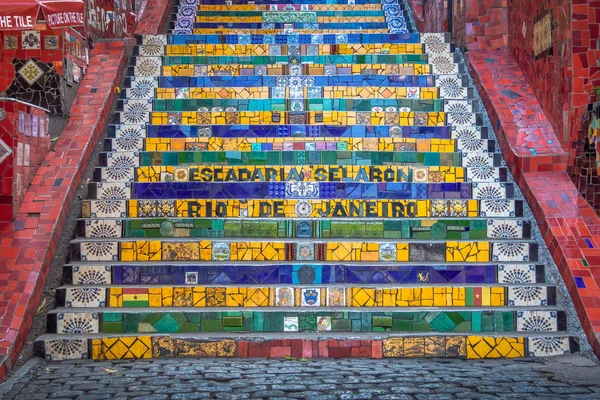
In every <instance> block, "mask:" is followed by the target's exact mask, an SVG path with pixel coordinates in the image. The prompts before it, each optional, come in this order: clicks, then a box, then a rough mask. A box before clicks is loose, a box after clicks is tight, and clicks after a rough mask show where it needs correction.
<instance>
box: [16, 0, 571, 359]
mask: <svg viewBox="0 0 600 400" xmlns="http://www.w3.org/2000/svg"><path fill="white" fill-rule="evenodd" d="M170 28H171V33H172V34H170V35H145V36H140V37H138V39H137V46H136V47H135V49H134V57H133V59H132V62H131V65H130V67H129V68H128V70H127V71H126V72H127V75H128V76H127V78H126V80H125V84H124V88H123V90H122V92H121V98H120V99H119V100H118V101H117V105H116V113H115V116H114V119H113V122H114V123H113V124H112V125H111V126H110V128H109V134H108V138H107V139H106V140H105V141H104V143H103V144H104V149H103V150H104V151H103V152H101V154H100V163H99V165H100V166H99V167H98V168H97V169H96V170H95V171H94V175H93V180H92V181H91V182H90V183H89V185H88V199H86V200H85V201H84V202H83V207H82V218H81V219H80V220H79V221H78V223H77V233H78V238H77V239H75V240H74V241H73V242H72V247H71V263H70V264H68V265H66V266H65V267H64V278H65V279H64V281H65V283H66V285H65V286H64V287H61V288H59V289H58V290H57V297H56V305H57V307H58V308H57V310H54V311H52V312H51V313H49V316H48V328H49V332H51V333H53V334H54V335H59V337H61V338H62V337H64V339H60V340H57V338H56V336H52V337H51V338H49V339H47V340H44V341H43V342H41V343H40V344H38V352H39V354H40V355H43V356H44V357H46V358H47V359H56V360H59V359H74V358H93V359H97V360H107V359H137V358H149V357H286V356H288V357H305V358H311V357H335V358H337V357H374V358H383V357H389V358H394V357H459V358H469V359H480V358H513V357H525V356H529V355H534V356H546V355H556V354H564V353H569V352H573V351H577V348H578V347H577V343H576V341H575V340H573V338H570V337H569V335H567V334H565V331H566V319H567V318H566V315H565V313H564V312H563V311H561V310H560V309H557V291H556V288H555V287H554V286H553V285H551V284H547V283H546V280H545V267H544V265H542V264H540V263H539V257H538V244H537V243H536V242H535V241H534V240H532V228H533V226H532V222H531V221H530V220H527V219H526V218H525V213H524V207H523V201H522V200H520V199H517V198H516V193H515V190H514V184H513V183H512V182H511V179H510V176H509V175H508V168H507V167H506V166H505V164H504V163H503V160H502V157H501V155H500V153H499V152H498V149H497V145H496V142H495V140H492V138H491V137H489V136H488V132H487V129H486V128H485V127H483V126H482V115H481V114H480V111H481V110H479V109H477V106H476V105H475V103H474V102H473V100H472V99H473V91H472V89H471V88H470V87H469V85H468V80H467V79H466V76H465V75H464V73H465V67H464V65H462V64H461V63H460V62H458V60H459V58H458V57H457V56H456V55H455V53H454V51H455V48H454V45H453V44H451V43H449V35H446V34H417V33H409V30H411V29H412V27H411V26H410V23H407V21H406V19H405V17H404V15H403V6H401V5H400V4H399V3H398V2H397V1H396V0H382V1H377V0H353V1H350V2H346V3H343V4H342V3H341V2H337V1H318V0H315V1H310V2H302V1H297V0H289V1H288V2H287V3H286V4H273V2H262V1H261V2H258V4H254V3H251V4H240V3H239V2H234V4H224V3H223V2H218V1H202V2H198V1H195V0H186V1H184V2H183V3H181V4H180V5H178V6H177V7H176V18H175V19H174V21H173V22H172V24H171V26H170ZM25 72H26V73H27V74H28V76H29V77H30V78H31V79H34V78H35V76H34V75H33V74H32V73H31V71H29V70H27V71H25ZM415 332H418V333H420V334H424V335H426V336H418V335H414V334H411V333H415ZM261 333H269V334H270V335H272V336H273V338H269V339H265V338H259V337H258V336H257V334H261ZM303 333H317V334H318V336H319V339H305V338H302V339H298V335H300V334H303ZM338 333H340V334H341V333H352V334H353V335H355V336H356V337H357V339H352V340H349V339H344V338H342V339H340V336H336V335H338ZM367 333H368V335H367ZM60 335H62V336H60ZM80 335H86V336H80ZM361 335H363V336H361ZM342 336H343V335H342Z"/></svg>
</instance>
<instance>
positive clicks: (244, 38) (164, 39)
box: [134, 32, 452, 55]
mask: <svg viewBox="0 0 600 400" xmlns="http://www.w3.org/2000/svg"><path fill="white" fill-rule="evenodd" d="M449 39H450V38H449V35H447V34H444V33H440V34H437V35H436V34H418V33H391V34H390V33H386V34H370V33H354V34H352V33H351V34H344V33H342V34H334V33H330V34H327V33H325V34H300V33H289V34H284V33H282V34H277V35H270V34H263V33H258V32H257V33H254V34H246V35H244V34H227V35H222V34H208V35H207V34H204V35H202V34H200V35H194V34H191V35H143V36H138V37H137V45H138V46H157V47H163V46H167V45H196V44H203V45H207V44H212V45H216V44H234V45H250V44H252V45H256V44H277V45H281V44H286V45H308V44H329V45H335V44H348V43H350V44H362V43H406V44H408V43H412V44H424V45H426V46H428V47H426V50H428V51H427V52H429V51H431V52H434V53H444V52H448V53H450V52H451V50H450V47H451V44H452V43H451V42H450V41H449ZM139 54H143V52H137V53H134V55H139Z"/></svg>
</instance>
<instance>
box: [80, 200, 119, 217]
mask: <svg viewBox="0 0 600 400" xmlns="http://www.w3.org/2000/svg"><path fill="white" fill-rule="evenodd" d="M82 215H83V217H84V218H124V217H126V216H127V202H126V201H123V200H87V201H85V202H84V205H83V212H82Z"/></svg>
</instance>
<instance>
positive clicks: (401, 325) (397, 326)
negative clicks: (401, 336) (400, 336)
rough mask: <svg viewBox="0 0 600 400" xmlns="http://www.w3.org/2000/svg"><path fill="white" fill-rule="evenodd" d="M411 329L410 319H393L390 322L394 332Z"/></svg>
mask: <svg viewBox="0 0 600 400" xmlns="http://www.w3.org/2000/svg"><path fill="white" fill-rule="evenodd" d="M412 329H413V322H412V321H410V320H398V319H394V321H393V322H392V330H393V331H394V332H408V331H411V330H412Z"/></svg>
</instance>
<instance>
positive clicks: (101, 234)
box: [85, 219, 123, 238]
mask: <svg viewBox="0 0 600 400" xmlns="http://www.w3.org/2000/svg"><path fill="white" fill-rule="evenodd" d="M122 236H123V229H122V222H121V220H116V219H87V220H85V237H87V238H119V237H122Z"/></svg>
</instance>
